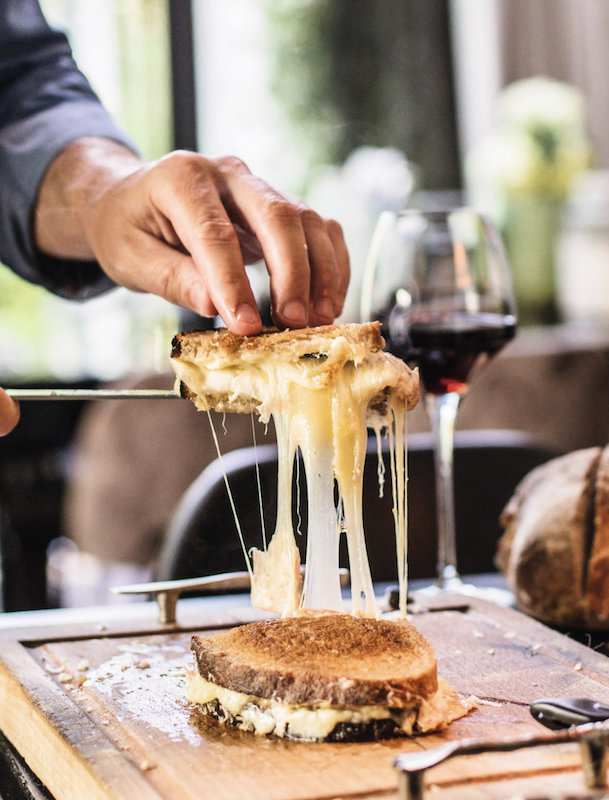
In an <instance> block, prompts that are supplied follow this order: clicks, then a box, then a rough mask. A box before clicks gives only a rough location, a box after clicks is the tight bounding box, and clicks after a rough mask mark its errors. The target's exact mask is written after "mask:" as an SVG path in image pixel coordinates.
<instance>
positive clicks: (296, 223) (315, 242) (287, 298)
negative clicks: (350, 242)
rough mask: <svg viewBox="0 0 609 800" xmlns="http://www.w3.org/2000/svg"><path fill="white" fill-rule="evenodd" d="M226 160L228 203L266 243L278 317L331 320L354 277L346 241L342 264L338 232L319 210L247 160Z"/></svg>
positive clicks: (286, 322) (296, 321) (284, 321)
mask: <svg viewBox="0 0 609 800" xmlns="http://www.w3.org/2000/svg"><path fill="white" fill-rule="evenodd" d="M220 161H221V163H220V164H219V170H220V173H221V175H222V177H223V180H224V185H225V191H223V192H221V197H222V200H223V202H224V205H225V207H226V208H227V209H228V211H229V215H230V216H231V218H232V219H233V220H235V219H236V220H237V221H238V222H239V224H240V225H241V226H243V227H246V228H247V229H248V230H250V231H251V232H252V233H253V234H254V235H255V236H256V237H257V239H258V241H259V242H260V245H261V247H262V251H263V253H264V257H265V261H266V265H267V269H268V271H269V275H270V278H271V301H272V305H273V318H274V320H275V322H276V323H277V324H278V325H280V326H287V327H294V328H297V327H303V326H304V325H307V324H309V325H325V324H329V323H331V322H332V321H333V320H334V318H335V316H336V311H337V309H338V308H340V307H341V306H342V301H343V299H344V291H345V289H344V282H345V280H344V279H345V275H346V276H347V281H348V257H347V259H346V262H345V254H346V247H345V250H344V252H341V253H340V264H339V257H338V255H337V249H336V247H335V240H334V236H331V235H330V233H329V230H328V226H327V224H326V222H325V221H324V220H323V219H322V218H321V217H320V216H319V214H317V213H316V212H315V211H313V210H312V209H311V208H309V207H308V206H307V205H306V204H305V203H303V202H302V201H300V200H292V199H289V198H287V197H285V196H284V195H282V194H281V193H280V192H277V191H275V190H274V189H273V188H272V187H270V186H269V185H268V184H267V183H266V182H265V181H263V180H262V179H260V178H257V177H255V176H254V175H252V174H251V172H249V170H248V169H247V167H245V165H243V164H240V165H237V167H236V168H233V167H234V165H233V164H232V163H228V164H226V163H225V162H224V161H222V160H220ZM334 234H336V232H334ZM338 235H339V236H340V237H342V233H339V234H338ZM345 263H346V267H345Z"/></svg>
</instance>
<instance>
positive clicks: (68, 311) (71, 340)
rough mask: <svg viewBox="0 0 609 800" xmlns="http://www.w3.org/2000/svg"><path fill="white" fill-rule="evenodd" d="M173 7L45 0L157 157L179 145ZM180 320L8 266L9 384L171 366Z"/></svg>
mask: <svg viewBox="0 0 609 800" xmlns="http://www.w3.org/2000/svg"><path fill="white" fill-rule="evenodd" d="M174 2H175V0H174ZM169 3H170V0H41V6H42V8H43V11H44V12H45V14H46V16H47V19H48V20H49V22H50V23H51V24H52V25H54V26H55V27H58V28H61V29H62V30H65V32H66V33H67V35H68V37H69V39H70V43H71V46H72V49H73V51H74V56H75V58H76V61H77V63H78V64H79V66H80V68H81V69H82V71H83V72H84V73H85V74H86V75H87V77H88V79H89V81H90V82H91V84H92V86H93V88H94V90H95V91H96V92H97V94H98V95H99V97H100V98H101V100H102V102H103V103H104V105H105V106H106V108H107V109H108V110H109V112H110V113H111V114H112V115H113V116H114V118H115V119H116V120H117V121H118V122H119V123H120V124H121V125H122V126H123V127H124V128H125V129H126V130H127V131H128V132H129V134H130V135H131V136H132V138H133V139H134V141H135V142H136V144H137V146H138V147H139V148H140V150H141V152H142V154H143V155H144V157H145V158H148V159H153V158H158V157H159V156H161V155H163V154H164V153H166V152H168V151H169V150H171V149H172V146H173V140H174V130H173V119H172V70H171V37H170V31H171V26H170V6H169ZM178 5H183V3H178ZM176 317H177V315H176V310H175V309H174V308H173V307H172V306H170V305H169V304H168V303H165V302H164V301H162V300H160V299H159V298H157V297H151V296H146V295H139V294H134V293H131V292H128V291H126V290H124V289H117V290H114V291H112V292H110V293H108V294H107V295H105V296H103V297H100V298H97V299H95V300H91V301H87V302H86V303H72V302H69V301H66V300H61V299H60V298H57V297H54V296H52V295H50V294H49V293H48V292H46V291H45V290H44V289H42V288H40V287H37V286H32V285H31V284H29V283H27V282H25V281H23V280H21V279H20V278H18V277H16V276H15V275H14V274H13V273H12V272H11V271H10V270H8V269H7V268H6V267H4V266H2V265H0V380H1V381H2V382H4V384H5V385H9V384H11V383H17V382H23V381H26V382H29V381H39V380H59V381H68V382H69V381H74V380H83V379H85V380H86V379H89V378H92V379H98V380H113V379H116V378H119V377H121V376H122V375H125V374H126V373H129V372H134V371H143V370H146V371H149V370H157V369H166V368H167V363H168V356H169V346H170V341H171V335H172V333H173V331H174V329H175V326H176V324H177V323H176Z"/></svg>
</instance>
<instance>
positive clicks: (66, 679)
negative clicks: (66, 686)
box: [58, 672, 72, 683]
mask: <svg viewBox="0 0 609 800" xmlns="http://www.w3.org/2000/svg"><path fill="white" fill-rule="evenodd" d="M58 680H59V683H70V681H71V680H72V676H71V675H70V673H69V672H62V673H60V675H59V678H58Z"/></svg>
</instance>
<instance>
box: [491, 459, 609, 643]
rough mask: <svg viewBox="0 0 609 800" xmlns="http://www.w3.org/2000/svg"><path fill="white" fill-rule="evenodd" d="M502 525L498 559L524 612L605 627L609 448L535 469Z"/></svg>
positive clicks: (608, 614) (554, 621)
mask: <svg viewBox="0 0 609 800" xmlns="http://www.w3.org/2000/svg"><path fill="white" fill-rule="evenodd" d="M501 524H502V525H503V527H504V529H505V533H504V535H503V537H502V539H501V540H500V542H499V547H498V553H497V563H498V566H499V568H500V569H501V570H502V572H504V574H505V575H506V577H507V579H508V583H509V585H510V587H511V589H512V591H513V592H514V594H515V596H516V600H517V603H518V606H519V607H520V608H521V609H522V610H523V611H525V612H527V613H528V614H530V615H531V616H534V617H536V618H537V619H539V620H541V621H543V622H546V623H548V624H550V625H557V626H560V627H572V628H579V629H588V630H603V629H608V628H609V446H608V447H606V448H605V449H604V450H601V448H600V447H591V448H587V449H584V450H577V451H574V452H572V453H568V454H567V455H565V456H561V457H560V458H556V459H553V460H551V461H549V462H547V463H546V464H543V465H542V466H540V467H537V468H536V469H535V470H533V471H532V472H531V473H529V475H527V476H526V477H525V478H524V480H523V481H521V483H520V484H519V486H518V487H517V488H516V491H515V493H514V496H513V497H512V499H511V500H510V502H509V503H508V505H507V506H506V508H505V510H504V512H503V514H502V516H501Z"/></svg>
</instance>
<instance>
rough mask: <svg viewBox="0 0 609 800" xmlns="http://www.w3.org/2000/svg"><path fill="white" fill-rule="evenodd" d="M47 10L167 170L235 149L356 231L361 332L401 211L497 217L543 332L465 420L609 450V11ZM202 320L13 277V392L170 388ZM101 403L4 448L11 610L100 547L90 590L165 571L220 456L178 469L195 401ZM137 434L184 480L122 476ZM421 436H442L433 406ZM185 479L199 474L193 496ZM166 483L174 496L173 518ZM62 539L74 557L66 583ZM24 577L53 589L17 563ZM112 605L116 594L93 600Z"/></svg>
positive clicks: (558, 4)
mask: <svg viewBox="0 0 609 800" xmlns="http://www.w3.org/2000/svg"><path fill="white" fill-rule="evenodd" d="M41 4H42V6H43V9H44V11H45V13H46V14H47V17H48V19H49V21H50V22H51V23H52V24H54V25H56V26H58V27H61V28H63V29H65V30H66V31H67V33H68V35H69V38H70V41H71V44H72V47H73V50H74V54H75V57H76V60H77V62H78V63H79V65H80V67H81V69H82V70H83V71H84V72H85V74H86V75H87V76H88V78H89V80H90V81H91V83H92V85H93V87H94V89H95V90H96V91H97V92H98V94H99V96H100V97H101V99H102V100H103V102H104V103H105V105H106V106H107V108H108V109H109V110H110V111H111V113H112V114H113V115H114V116H115V117H116V119H117V120H118V121H119V122H120V123H121V124H122V125H123V126H124V127H125V128H126V129H127V130H128V132H129V133H130V134H131V135H132V137H133V138H134V140H135V142H136V143H137V144H138V146H139V147H140V148H141V151H142V153H143V155H144V156H145V157H146V158H150V159H154V158H157V157H159V156H161V155H163V154H165V153H166V152H168V151H170V150H172V149H174V148H186V149H191V150H198V151H199V152H202V153H204V154H206V155H212V156H213V155H221V154H229V153H230V154H235V155H238V156H239V157H240V158H242V159H243V160H244V161H245V162H246V163H247V164H248V166H249V167H250V169H251V170H252V171H253V172H254V173H257V174H260V175H261V176H263V177H264V178H265V179H266V180H267V181H268V182H270V183H271V184H273V185H274V186H275V187H277V188H278V189H280V190H282V191H284V192H288V193H294V194H298V195H300V196H301V197H303V198H304V199H305V200H307V201H308V202H310V204H311V205H313V206H314V207H315V208H316V209H317V210H319V211H320V212H321V213H323V214H325V215H328V216H333V217H335V218H336V219H338V220H339V221H340V222H341V223H342V225H343V227H344V230H345V235H346V238H347V242H348V244H349V247H350V252H351V258H352V268H353V279H352V286H351V290H350V293H349V296H348V300H347V305H346V309H345V314H344V317H343V319H344V321H357V319H358V309H359V289H360V285H361V274H362V270H363V266H364V261H365V257H366V253H367V249H368V245H369V242H370V237H371V235H372V231H373V229H374V225H375V223H376V220H377V218H378V215H379V214H380V212H381V211H383V210H385V209H398V208H401V207H405V206H407V205H411V206H417V205H437V204H440V205H442V204H447V203H454V202H461V201H462V202H467V203H472V204H474V205H476V206H477V207H479V208H481V209H482V210H484V211H486V212H487V213H489V214H490V215H491V216H493V218H494V219H495V221H496V222H497V224H498V226H499V228H500V230H501V232H502V234H503V237H504V241H505V243H506V246H507V249H508V255H509V257H510V261H511V264H512V269H513V274H514V282H515V288H516V293H517V299H518V304H519V309H520V321H521V325H522V326H523V327H522V330H521V333H520V334H519V337H517V340H516V341H515V342H514V343H513V344H512V345H510V346H509V347H508V348H506V351H505V353H503V354H502V355H501V356H500V357H499V358H498V359H497V360H496V364H495V363H493V365H492V366H491V367H489V369H488V371H487V372H486V373H484V374H483V375H482V376H481V378H480V382H479V384H478V385H476V387H475V388H474V389H473V390H472V394H471V398H469V397H468V399H467V401H466V402H465V403H464V405H463V412H462V415H461V419H460V425H462V426H463V427H474V428H475V427H478V428H480V427H497V428H504V427H508V428H520V429H530V430H533V431H534V432H535V433H538V434H542V435H543V436H544V437H546V438H547V439H548V440H549V441H551V442H552V443H553V444H555V445H556V446H557V447H558V448H562V449H571V448H574V447H580V446H588V445H591V444H604V443H606V442H607V441H608V440H609V419H607V418H606V417H607V414H606V412H604V405H603V397H604V390H605V383H608V384H609V333H608V330H609V328H608V326H609V79H608V77H607V76H608V75H609V63H608V62H609V52H608V51H607V47H606V41H607V36H608V35H609V5H608V4H607V3H606V2H605V0H536V1H535V2H534V3H531V2H530V0H384V2H383V3H370V2H366V0H268V2H267V1H265V0H259V1H258V2H256V3H252V2H251V0H223V1H222V2H221V3H219V2H215V1H214V0H42V3H41ZM252 279H253V280H254V282H255V285H256V287H257V290H258V293H259V297H260V299H261V302H264V296H265V291H266V289H265V280H264V271H263V270H262V269H260V268H256V267H254V268H253V269H252ZM191 322H192V321H191V320H189V319H188V317H187V315H185V314H181V313H180V310H179V309H175V308H173V307H171V306H169V305H168V304H166V303H164V302H163V301H161V300H159V299H158V298H152V297H146V296H141V295H134V294H132V293H130V292H128V291H126V290H122V289H119V290H115V291H113V292H111V293H109V294H108V295H106V296H104V297H101V298H98V299H95V300H91V301H88V302H86V303H82V304H76V303H69V302H67V301H62V300H60V299H57V298H54V297H51V296H50V295H48V294H47V293H46V292H44V291H43V290H40V289H38V288H36V287H33V286H30V285H28V284H26V283H25V282H23V281H21V280H20V279H18V278H16V277H15V276H14V275H13V274H12V273H11V272H10V271H8V270H7V269H5V268H3V267H2V266H1V265H0V385H3V386H42V385H49V386H58V385H65V386H96V385H99V384H100V383H108V382H116V381H119V382H123V383H125V382H126V383H128V384H129V385H133V384H134V383H135V382H138V381H140V380H144V381H148V384H147V385H157V384H158V385H169V386H170V385H171V378H170V375H169V372H170V365H169V360H168V355H169V350H170V342H171V338H172V335H173V334H174V333H175V332H176V331H178V330H179V329H182V328H184V327H185V326H187V325H188V324H190V323H191ZM496 365H499V366H496ZM155 376H158V379H157V378H156V377H155ZM515 383H516V387H515V386H514V384H515ZM506 387H507V391H506ZM507 394H509V395H510V397H509V398H508V399H509V400H510V402H509V403H508V402H507V399H506V395H507ZM476 397H479V398H480V401H479V402H478V401H476ZM515 397H516V399H518V398H520V401H521V405H519V404H518V402H514V398H515ZM169 403H170V404H171V403H172V401H169ZM160 405H163V404H160ZM99 406H100V407H99V408H96V409H91V408H90V407H87V408H85V407H84V406H82V405H81V404H78V403H62V404H49V403H46V404H32V403H30V404H25V403H24V404H22V412H23V420H22V423H21V424H20V425H19V426H18V428H17V429H16V430H15V432H13V434H11V435H10V436H9V437H8V438H6V439H5V440H2V441H0V535H1V536H2V542H3V548H2V558H3V563H4V571H3V572H4V584H3V592H4V603H5V608H6V609H7V610H15V609H17V608H28V607H42V606H43V605H45V604H49V603H51V604H53V603H59V602H64V603H67V602H68V600H67V599H66V597H63V599H62V598H60V597H59V596H58V595H57V591H59V590H56V588H55V589H53V580H54V578H53V575H54V574H55V573H53V569H55V570H56V571H57V570H59V572H61V570H62V569H64V568H65V564H66V563H67V562H68V561H69V559H70V558H71V556H72V555H75V554H76V555H78V552H80V550H83V549H84V550H85V551H87V552H88V551H90V555H91V556H92V560H90V561H89V562H87V563H88V564H89V566H90V569H91V572H86V570H85V568H84V567H83V563H84V562H83V561H82V559H81V560H80V561H79V562H78V563H79V565H80V566H79V570H80V573H81V575H82V576H86V577H83V583H84V584H86V585H87V586H89V585H90V584H91V583H95V581H99V580H101V578H100V577H99V576H100V575H101V572H100V570H102V567H103V563H105V562H106V561H107V562H117V563H118V564H123V565H124V564H127V565H132V566H133V565H136V566H137V567H138V568H139V567H141V572H138V571H137V569H135V572H134V571H132V572H129V573H128V574H129V575H141V576H146V575H149V574H151V573H152V569H153V564H154V559H155V554H156V552H157V550H156V549H155V548H157V547H158V542H159V541H160V540H161V539H162V536H163V530H164V528H165V527H166V525H167V521H168V518H169V517H170V514H171V512H172V511H173V509H174V507H175V504H176V502H177V499H178V498H179V496H180V495H181V492H182V491H183V490H184V489H185V488H186V486H187V485H188V483H189V482H190V480H192V479H193V478H194V477H195V476H196V475H197V474H198V472H199V471H200V470H201V469H202V468H203V466H205V464H206V463H208V461H209V459H210V453H209V451H208V449H207V450H206V447H207V445H206V444H205V443H204V442H203V438H204V436H205V434H203V433H202V432H201V434H200V435H201V437H202V438H201V446H200V448H199V449H198V452H197V453H195V455H193V456H187V455H185V454H184V450H182V452H181V454H180V456H179V459H180V460H181V462H182V466H181V467H180V466H178V464H177V461H178V457H177V456H176V454H175V443H176V442H180V443H181V444H180V446H182V445H183V448H187V446H188V443H189V442H190V443H192V441H193V434H192V430H197V431H199V429H202V427H203V425H204V424H207V423H206V420H204V419H200V418H197V419H196V420H195V419H194V417H195V416H196V415H195V414H194V413H190V412H191V409H188V410H184V409H181V410H180V412H177V411H176V410H175V407H172V409H171V410H168V411H167V412H164V413H165V418H164V420H160V419H158V414H161V413H162V412H160V411H158V408H159V404H157V405H156V406H154V408H153V407H152V406H150V405H148V406H139V404H138V409H137V411H136V410H134V409H133V408H131V410H126V409H124V408H123V409H122V410H121V409H119V407H118V406H114V407H113V410H109V409H108V406H104V404H99ZM523 408H526V410H527V414H524V413H523ZM180 415H184V416H185V421H184V422H183V426H182V427H180V425H181V423H180V425H178V424H177V423H176V422H175V418H176V416H178V417H179V416H180ZM201 416H202V415H201ZM116 417H120V422H117V421H116ZM186 417H187V419H186ZM144 418H145V421H142V420H143V419H144ZM138 425H141V426H143V429H144V430H143V431H139V433H138V432H137V430H138ZM121 426H122V427H121ZM172 426H175V429H174V427H172ZM197 426H198V427H197ZM118 427H121V430H122V431H123V433H122V445H123V446H124V439H125V437H129V436H131V435H133V436H136V434H137V436H139V437H140V439H141V437H142V436H143V437H145V438H146V439H147V441H148V443H149V445H150V447H151V448H152V449H153V451H154V452H155V454H156V455H157V456H158V460H159V462H161V463H162V464H163V465H164V468H165V471H163V470H160V471H158V474H157V473H156V472H155V474H154V475H150V474H149V473H148V472H146V473H145V476H144V474H143V473H142V470H141V469H140V467H139V466H138V462H136V461H135V459H134V461H133V463H131V464H130V463H127V464H125V463H123V464H121V469H122V472H121V469H118V467H117V466H116V464H117V461H118V462H120V461H121V458H120V449H119V446H118V445H114V444H113V443H112V438H113V436H115V435H116V434H115V433H113V431H115V430H116V429H117V428H118ZM178 427H179V431H178V430H177V428H178ZM148 428H150V430H148ZM413 428H414V430H422V431H423V430H426V421H425V419H424V417H423V415H422V414H419V416H418V417H415V418H414V422H413ZM198 435H199V434H198V433H197V434H195V439H196V436H198ZM169 439H171V440H172V443H173V445H174V450H173V451H172V450H171V449H169V450H168V449H167V448H169V444H168V440H169ZM190 449H192V446H191V447H190ZM132 450H133V448H132ZM212 457H213V454H212ZM112 459H114V460H112ZM123 460H124V459H123ZM139 463H140V464H141V463H142V460H140V462H139ZM100 464H101V465H102V466H100ZM167 471H169V472H170V473H171V472H172V473H174V474H176V473H179V476H178V478H176V481H175V486H173V487H172V488H167V484H168V481H169V479H168V476H167ZM83 476H85V477H86V480H85V478H83ZM144 478H145V482H144ZM113 479H114V481H115V482H116V483H118V484H120V485H119V486H118V487H117V486H116V485H114V484H113ZM100 485H104V486H105V491H106V494H105V495H104V497H103V503H104V506H103V507H104V508H107V506H108V505H112V506H114V507H115V508H116V509H119V508H121V504H122V502H123V501H122V500H121V499H120V497H121V492H123V493H124V492H125V491H126V490H125V486H126V485H131V486H132V491H131V493H130V497H131V500H129V498H127V499H125V500H124V503H125V505H129V502H131V501H132V502H133V504H134V505H133V506H132V507H131V508H130V510H129V511H127V512H125V515H126V517H129V518H130V521H129V524H127V523H124V526H123V527H122V528H121V524H122V523H121V522H120V520H119V518H118V517H112V515H111V514H109V513H106V515H104V513H103V512H102V511H100V508H101V507H102V505H101V500H97V501H94V500H93V499H92V497H93V494H94V493H95V490H96V487H97V489H99V487H100ZM155 486H161V487H165V488H166V497H165V496H164V500H163V503H160V501H159V503H160V506H162V507H159V509H158V511H156V512H155V513H154V514H152V512H150V505H151V504H152V505H154V503H151V501H150V497H151V496H152V495H154V494H155V489H154V487H155ZM151 487H152V488H151ZM159 493H160V494H163V492H162V491H161V490H159V491H158V492H157V495H158V494H159ZM109 498H110V500H109ZM112 498H114V502H112ZM133 498H136V499H135V500H134V499H133ZM96 502H97V503H98V505H95V503H96ZM117 514H118V511H117ZM151 516H153V517H154V519H149V517H151ZM138 524H139V525H140V528H141V530H139V531H136V530H135V529H136V528H137V526H138ZM130 525H131V526H132V527H131V528H130V527H129V526H130ZM146 525H148V528H146V531H144V528H145V527H146ZM110 528H112V529H113V530H114V537H115V538H116V539H122V540H129V541H132V542H133V546H132V549H131V551H129V550H128V548H127V549H126V550H125V552H124V553H123V552H122V551H121V552H119V551H118V550H116V546H115V543H113V544H108V545H104V546H102V545H100V544H99V543H100V542H101V541H102V540H103V539H104V535H105V534H104V531H107V530H108V529H110ZM85 529H86V530H87V531H88V532H87V533H86V534H85V533H82V531H84V530H85ZM75 531H77V532H78V531H80V532H81V534H80V535H81V537H82V541H79V534H78V533H76V534H75V533H74V532H75ZM151 531H152V532H151ZM109 535H110V541H111V542H114V539H113V538H112V535H111V534H109ZM138 536H139V537H140V538H138ZM66 537H67V538H68V539H69V541H71V542H72V543H74V541H78V542H79V545H78V546H79V548H80V550H79V551H77V550H76V549H74V547H72V545H71V544H68V545H66ZM144 539H145V540H146V541H147V542H148V543H149V544H147V545H141V548H140V549H138V547H139V545H138V542H141V541H143V540H144ZM49 542H55V543H56V542H60V545H57V544H55V545H54V546H53V547H52V549H51V554H53V553H55V558H54V560H53V559H51V562H52V563H51V567H50V572H49V567H48V563H47V545H48V544H49ZM150 542H152V544H150ZM113 554H114V555H113ZM76 555H75V557H76ZM81 555H82V553H81ZM95 559H97V561H96V560H95ZM24 562H25V563H26V564H27V569H26V573H28V571H29V573H32V574H35V575H37V576H39V577H40V580H38V578H36V579H32V577H31V575H30V576H29V577H26V578H24V577H23V575H22V574H21V573H20V572H19V571H18V570H17V571H15V572H14V571H12V568H11V569H9V568H7V564H15V565H18V564H20V563H24ZM100 565H101V566H100ZM15 569H17V567H15ZM102 571H103V570H102ZM48 575H50V576H51V577H50V584H51V588H50V589H48V588H47V585H46V582H45V581H46V578H47V577H48ZM91 576H93V577H91ZM11 582H12V583H11ZM53 591H55V594H53ZM76 594H78V593H76ZM7 596H10V599H9V600H8V601H7ZM91 599H94V600H95V599H99V593H98V594H96V595H95V596H91V595H89V594H87V593H86V591H85V593H84V594H82V595H79V596H78V597H76V599H75V600H74V602H76V603H78V602H84V601H91Z"/></svg>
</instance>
